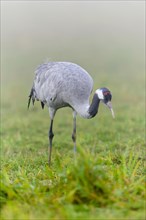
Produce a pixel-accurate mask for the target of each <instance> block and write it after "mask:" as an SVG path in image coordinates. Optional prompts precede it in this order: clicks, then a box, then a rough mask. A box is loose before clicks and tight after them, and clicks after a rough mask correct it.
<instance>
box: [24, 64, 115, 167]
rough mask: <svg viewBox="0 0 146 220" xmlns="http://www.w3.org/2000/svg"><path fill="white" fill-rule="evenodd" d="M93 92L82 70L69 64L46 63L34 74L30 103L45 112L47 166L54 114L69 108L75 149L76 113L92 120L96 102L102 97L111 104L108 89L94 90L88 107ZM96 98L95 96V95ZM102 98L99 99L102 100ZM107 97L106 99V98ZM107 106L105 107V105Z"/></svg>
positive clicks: (91, 83)
mask: <svg viewBox="0 0 146 220" xmlns="http://www.w3.org/2000/svg"><path fill="white" fill-rule="evenodd" d="M92 88H93V80H92V78H91V76H90V75H89V74H88V73H87V71H85V70H84V69H83V68H82V67H80V66H79V65H77V64H74V63H70V62H48V63H44V64H41V65H40V66H39V67H38V68H37V69H36V72H35V79H34V82H33V86H32V89H31V92H30V96H29V101H28V107H29V105H30V101H31V99H32V102H33V103H34V101H35V100H38V101H40V102H41V105H42V108H44V105H46V106H47V107H48V108H49V113H50V118H51V125H50V130H49V141H50V148H49V149H50V150H49V164H50V162H51V150H52V139H53V136H54V134H53V131H52V129H53V118H54V116H55V113H56V111H57V110H58V109H59V108H62V107H66V106H68V107H71V108H72V109H73V111H74V128H73V134H72V139H73V141H74V149H76V113H78V114H79V115H80V116H82V117H84V118H92V117H94V116H95V115H96V114H97V111H98V106H99V102H100V100H102V101H103V102H104V103H105V101H104V100H105V99H104V98H105V97H104V94H103V93H102V94H101V92H105V91H106V93H107V94H108V97H109V98H107V94H106V100H108V102H109V101H110V100H111V93H110V91H109V90H108V89H106V88H102V89H100V90H96V92H95V94H94V96H93V100H92V103H91V105H90V104H89V97H90V94H91V92H92ZM98 94H99V95H98ZM102 95H103V96H102ZM109 95H110V96H109ZM105 104H107V103H105Z"/></svg>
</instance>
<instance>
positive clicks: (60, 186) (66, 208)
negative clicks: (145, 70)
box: [1, 73, 146, 220]
mask: <svg viewBox="0 0 146 220" xmlns="http://www.w3.org/2000/svg"><path fill="white" fill-rule="evenodd" d="M21 77H22V76H21ZM31 77H32V78H33V74H32V75H31ZM93 78H94V82H95V88H96V87H98V84H99V81H100V85H102V84H103V85H106V86H107V87H109V88H110V89H111V90H112V93H113V107H114V110H115V114H116V118H115V120H113V119H112V116H111V114H110V112H109V110H108V109H106V108H105V107H104V106H103V105H100V109H99V114H98V115H97V116H96V117H95V118H93V119H91V120H85V119H82V118H80V117H77V157H76V160H74V154H73V143H72V140H71V133H72V112H71V110H70V109H69V108H64V109H61V110H60V111H58V112H57V115H56V118H55V122H54V133H55V137H54V142H53V154H52V166H51V167H50V168H49V167H48V165H47V159H48V136H47V135H48V128H49V114H48V110H47V109H46V108H45V109H44V110H41V107H40V103H36V104H35V107H34V108H33V107H31V109H30V110H29V111H28V110H27V96H28V94H29V90H30V87H29V85H28V83H27V82H26V81H23V84H22V83H19V86H18V83H17V82H18V81H19V78H17V81H15V82H13V83H11V82H7V86H8V87H5V86H3V88H2V89H3V90H2V100H1V102H2V112H1V121H2V127H1V137H2V139H1V219H3V220H7V219H15V220H16V219H30V220H31V219H100V220H103V219H112V220H113V219H127V220H129V219H132V220H142V219H145V203H144V196H145V185H144V181H145V180H144V174H145V168H144V161H145V159H146V158H145V151H144V147H145V146H144V132H145V131H144V77H143V74H141V73H140V74H134V75H132V77H131V75H130V73H129V75H128V74H127V73H125V74H124V73H123V74H119V76H117V75H116V73H111V75H110V77H109V75H106V74H105V73H102V74H99V75H98V76H97V75H96V74H95V75H93ZM19 82H20V81H19ZM29 84H31V83H29ZM22 91H23V92H22Z"/></svg>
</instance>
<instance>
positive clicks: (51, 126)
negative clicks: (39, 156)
mask: <svg viewBox="0 0 146 220" xmlns="http://www.w3.org/2000/svg"><path fill="white" fill-rule="evenodd" d="M53 137H54V134H53V119H51V124H50V129H49V160H48V163H49V166H50V165H51V153H52V141H53Z"/></svg>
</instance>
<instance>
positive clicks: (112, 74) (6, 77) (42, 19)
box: [1, 1, 145, 104]
mask: <svg viewBox="0 0 146 220" xmlns="http://www.w3.org/2000/svg"><path fill="white" fill-rule="evenodd" d="M144 4H145V2H144V1H2V2H1V79H2V81H1V86H2V103H5V104H6V103H8V102H9V100H10V99H14V103H15V100H16V99H17V101H16V103H15V104H17V102H19V101H20V100H21V99H22V97H23V98H24V97H25V98H26V100H27V97H28V93H29V90H30V87H31V85H32V81H33V78H34V70H35V69H36V67H37V66H38V65H39V64H41V63H42V62H46V61H70V62H75V63H77V64H79V65H81V66H82V67H83V68H85V69H86V70H87V71H88V72H89V73H90V74H91V75H92V77H93V79H94V83H95V84H94V85H95V88H98V87H101V86H103V84H104V86H106V85H107V87H108V85H109V86H110V87H112V91H114V93H118V92H119V90H122V91H124V90H125V89H126V91H130V87H131V86H135V91H137V90H139V89H141V90H142V91H143V92H144V86H145V85H144V70H145V67H144V63H145V52H144V46H145V45H144V42H145V28H144V27H145V11H144ZM133 82H136V83H135V84H133ZM121 84H122V85H121ZM132 91H133V90H132ZM131 95H132V94H131ZM133 95H134V94H133ZM139 98H140V99H142V98H143V97H139ZM142 100H143V99H142Z"/></svg>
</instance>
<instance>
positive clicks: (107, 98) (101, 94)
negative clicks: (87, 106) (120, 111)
mask: <svg viewBox="0 0 146 220" xmlns="http://www.w3.org/2000/svg"><path fill="white" fill-rule="evenodd" d="M95 93H96V94H97V96H98V98H99V99H100V100H101V101H102V102H103V103H104V104H105V105H106V106H107V107H108V108H109V109H110V110H111V113H112V116H113V118H115V114H114V111H113V109H112V104H111V100H112V94H111V92H110V91H109V89H107V88H100V89H97V90H96V92H95Z"/></svg>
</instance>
